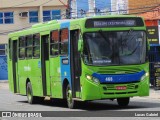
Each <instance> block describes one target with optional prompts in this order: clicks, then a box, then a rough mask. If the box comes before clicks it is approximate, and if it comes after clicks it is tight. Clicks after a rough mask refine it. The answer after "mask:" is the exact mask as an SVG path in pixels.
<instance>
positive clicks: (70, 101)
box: [66, 85, 76, 109]
mask: <svg viewBox="0 0 160 120" xmlns="http://www.w3.org/2000/svg"><path fill="white" fill-rule="evenodd" d="M66 99H67V106H68V108H70V109H74V108H75V107H76V101H75V100H73V98H72V91H71V88H70V86H69V85H67V87H66Z"/></svg>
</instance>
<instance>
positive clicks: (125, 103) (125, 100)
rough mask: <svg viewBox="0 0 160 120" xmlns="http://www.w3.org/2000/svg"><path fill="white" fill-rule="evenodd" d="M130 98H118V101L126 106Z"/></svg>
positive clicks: (120, 104)
mask: <svg viewBox="0 0 160 120" xmlns="http://www.w3.org/2000/svg"><path fill="white" fill-rule="evenodd" d="M129 100H130V98H129V97H127V98H117V103H118V105H119V106H122V107H125V106H128V104H129Z"/></svg>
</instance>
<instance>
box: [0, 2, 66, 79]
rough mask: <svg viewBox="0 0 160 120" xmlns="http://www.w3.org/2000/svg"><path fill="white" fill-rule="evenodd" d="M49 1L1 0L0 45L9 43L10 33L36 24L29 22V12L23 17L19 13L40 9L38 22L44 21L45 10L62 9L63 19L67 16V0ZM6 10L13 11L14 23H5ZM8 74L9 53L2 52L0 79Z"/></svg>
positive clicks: (5, 77)
mask: <svg viewBox="0 0 160 120" xmlns="http://www.w3.org/2000/svg"><path fill="white" fill-rule="evenodd" d="M47 1H49V0H0V15H1V16H0V20H1V21H0V46H3V45H4V44H7V43H8V33H10V32H12V31H17V30H21V29H25V28H28V27H31V26H32V25H33V24H35V23H30V22H29V14H28V17H23V18H22V17H21V16H20V15H19V13H22V12H29V11H38V22H43V11H44V10H60V11H61V12H60V13H61V15H63V16H61V18H62V19H63V18H65V17H66V16H64V14H66V8H67V6H65V5H66V4H67V0H61V1H62V2H63V3H61V2H60V1H59V0H52V1H50V2H47ZM64 4H65V5H64ZM5 12H13V23H11V24H6V23H5V24H4V21H5V18H4V13H5ZM2 15H3V17H2ZM2 19H3V20H2ZM2 21H3V23H2ZM36 23H37V22H36ZM5 49H6V48H5ZM0 50H1V49H0ZM1 51H2V50H1ZM7 74H8V71H7V55H6V53H5V54H3V53H2V52H0V80H6V79H8V75H7Z"/></svg>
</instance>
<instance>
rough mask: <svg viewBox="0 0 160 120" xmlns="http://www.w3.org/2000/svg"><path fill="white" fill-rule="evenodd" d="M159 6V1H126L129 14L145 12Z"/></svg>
mask: <svg viewBox="0 0 160 120" xmlns="http://www.w3.org/2000/svg"><path fill="white" fill-rule="evenodd" d="M159 4H160V0H141V1H140V0H128V8H129V13H130V14H132V13H140V12H147V11H148V10H150V9H153V8H155V7H156V6H158V5H159Z"/></svg>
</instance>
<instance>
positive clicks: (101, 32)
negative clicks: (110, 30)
mask: <svg viewBox="0 0 160 120" xmlns="http://www.w3.org/2000/svg"><path fill="white" fill-rule="evenodd" d="M98 32H99V33H100V35H101V36H102V38H103V39H104V40H105V41H107V43H108V44H109V45H110V42H109V40H108V39H107V37H106V36H105V35H104V34H103V31H102V30H99V31H98Z"/></svg>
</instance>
